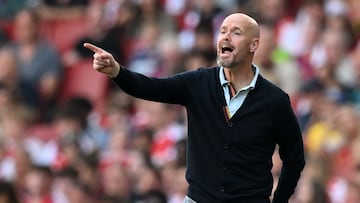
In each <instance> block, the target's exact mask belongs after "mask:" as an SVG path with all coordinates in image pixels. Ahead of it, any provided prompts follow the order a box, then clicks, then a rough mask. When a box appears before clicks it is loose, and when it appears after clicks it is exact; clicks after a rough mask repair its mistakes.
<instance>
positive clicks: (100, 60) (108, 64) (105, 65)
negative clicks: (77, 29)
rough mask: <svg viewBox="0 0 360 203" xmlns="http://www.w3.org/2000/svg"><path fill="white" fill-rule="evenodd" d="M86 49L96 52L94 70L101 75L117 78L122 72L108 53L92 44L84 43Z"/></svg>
mask: <svg viewBox="0 0 360 203" xmlns="http://www.w3.org/2000/svg"><path fill="white" fill-rule="evenodd" d="M84 47H86V48H88V49H90V50H91V51H93V52H94V60H93V68H94V69H95V70H97V71H98V72H100V73H104V74H106V75H108V76H109V77H110V78H115V77H116V76H118V74H119V72H120V65H119V63H118V62H117V61H116V60H115V59H114V57H113V56H112V55H111V54H110V53H109V52H107V51H105V50H103V49H101V48H100V47H97V46H95V45H93V44H90V43H84Z"/></svg>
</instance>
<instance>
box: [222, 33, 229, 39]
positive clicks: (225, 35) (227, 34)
mask: <svg viewBox="0 0 360 203" xmlns="http://www.w3.org/2000/svg"><path fill="white" fill-rule="evenodd" d="M223 40H225V41H230V32H226V33H224V34H223Z"/></svg>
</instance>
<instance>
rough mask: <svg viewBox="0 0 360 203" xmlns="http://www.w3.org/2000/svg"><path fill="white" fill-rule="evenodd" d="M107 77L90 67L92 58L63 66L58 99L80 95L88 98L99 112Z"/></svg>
mask: <svg viewBox="0 0 360 203" xmlns="http://www.w3.org/2000/svg"><path fill="white" fill-rule="evenodd" d="M108 84H109V79H108V77H106V76H105V75H103V74H101V73H98V72H97V71H95V70H94V69H93V68H92V60H90V59H89V60H82V61H80V62H78V63H77V64H75V65H73V66H71V67H66V68H65V76H64V80H63V85H62V90H61V95H60V101H61V102H62V101H65V100H66V99H68V98H70V97H72V96H82V97H85V98H87V99H89V100H90V102H92V104H93V105H94V108H95V109H94V110H95V111H97V112H99V113H101V112H102V110H103V108H104V105H105V100H106V95H107V89H108Z"/></svg>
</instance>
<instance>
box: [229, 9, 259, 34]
mask: <svg viewBox="0 0 360 203" xmlns="http://www.w3.org/2000/svg"><path fill="white" fill-rule="evenodd" d="M228 22H235V23H238V24H239V25H242V26H243V27H244V29H245V30H246V32H247V33H249V34H250V35H252V36H253V37H256V38H259V36H260V31H259V25H258V24H257V22H256V20H255V19H253V18H252V17H250V16H248V15H246V14H243V13H233V14H230V15H228V16H227V17H226V18H225V19H224V21H223V25H224V24H227V23H228Z"/></svg>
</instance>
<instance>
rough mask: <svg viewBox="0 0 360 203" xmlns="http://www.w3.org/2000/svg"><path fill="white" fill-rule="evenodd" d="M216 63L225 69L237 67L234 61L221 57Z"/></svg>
mask: <svg viewBox="0 0 360 203" xmlns="http://www.w3.org/2000/svg"><path fill="white" fill-rule="evenodd" d="M216 63H217V64H218V66H221V67H224V68H231V67H233V66H234V65H235V62H234V60H224V59H222V58H221V57H220V56H218V57H217V60H216Z"/></svg>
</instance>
